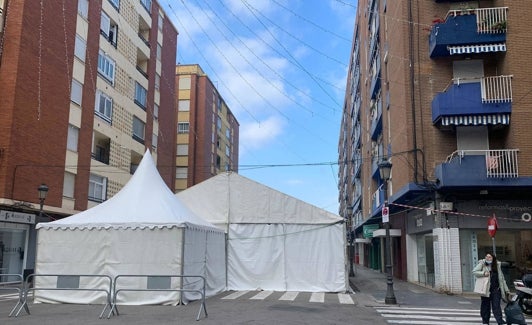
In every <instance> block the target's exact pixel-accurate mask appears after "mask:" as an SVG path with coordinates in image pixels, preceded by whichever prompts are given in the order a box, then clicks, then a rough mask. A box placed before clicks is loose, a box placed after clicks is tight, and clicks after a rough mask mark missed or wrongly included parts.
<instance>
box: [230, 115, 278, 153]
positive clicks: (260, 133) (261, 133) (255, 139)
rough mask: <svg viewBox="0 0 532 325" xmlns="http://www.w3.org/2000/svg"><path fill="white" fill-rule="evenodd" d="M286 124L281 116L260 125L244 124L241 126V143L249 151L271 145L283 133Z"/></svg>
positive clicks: (272, 117)
mask: <svg viewBox="0 0 532 325" xmlns="http://www.w3.org/2000/svg"><path fill="white" fill-rule="evenodd" d="M285 124H286V123H285V122H284V121H283V120H282V118H280V117H279V116H275V115H274V116H270V117H269V118H268V119H266V120H264V121H262V122H260V123H258V122H251V123H244V124H242V125H241V126H240V138H239V139H240V143H241V144H242V145H243V147H244V148H246V149H247V150H255V149H259V148H261V147H264V146H266V145H267V144H271V143H273V142H274V141H275V139H276V138H277V137H278V136H279V135H281V134H282V133H283V127H284V125H285Z"/></svg>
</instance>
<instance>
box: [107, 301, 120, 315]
mask: <svg viewBox="0 0 532 325" xmlns="http://www.w3.org/2000/svg"><path fill="white" fill-rule="evenodd" d="M111 314H113V315H114V314H116V316H118V315H120V313H119V312H118V307H117V306H116V303H114V302H113V304H112V305H111V309H110V310H109V314H107V319H109V318H111Z"/></svg>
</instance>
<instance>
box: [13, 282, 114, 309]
mask: <svg viewBox="0 0 532 325" xmlns="http://www.w3.org/2000/svg"><path fill="white" fill-rule="evenodd" d="M37 277H57V280H56V285H55V287H40V286H38V284H37V283H35V282H34V283H33V286H32V287H30V282H31V280H32V279H33V278H37ZM80 278H102V279H104V280H108V281H109V284H108V285H106V287H105V288H89V287H80V283H79V282H80ZM106 282H107V281H106ZM112 287H113V279H112V278H111V277H110V276H108V275H95V274H30V275H29V276H28V277H27V278H26V281H25V282H24V286H23V290H22V292H23V294H21V300H19V303H17V306H19V304H20V306H19V307H18V310H17V312H16V314H15V317H17V316H18V315H19V314H20V312H21V311H22V308H24V309H25V310H26V312H27V313H28V314H30V310H29V308H28V293H29V292H30V291H33V292H35V291H38V290H63V291H65V290H66V291H94V292H103V293H105V294H106V303H105V306H104V307H103V310H102V312H101V313H100V318H102V317H103V314H104V313H105V311H106V310H107V308H108V307H109V308H111V297H112V296H111V290H112V289H111V288H112ZM15 308H16V306H15ZM15 308H14V309H13V311H14V310H15ZM112 311H113V310H112V309H111V310H110V311H109V316H108V317H107V318H109V317H110V315H111V312H112ZM10 315H11V314H10Z"/></svg>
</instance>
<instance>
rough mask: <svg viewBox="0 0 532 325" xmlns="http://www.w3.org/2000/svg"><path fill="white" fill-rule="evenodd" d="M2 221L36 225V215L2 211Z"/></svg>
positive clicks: (0, 212)
mask: <svg viewBox="0 0 532 325" xmlns="http://www.w3.org/2000/svg"><path fill="white" fill-rule="evenodd" d="M0 221H7V222H17V223H29V224H35V215H34V214H31V213H23V212H15V211H5V210H0Z"/></svg>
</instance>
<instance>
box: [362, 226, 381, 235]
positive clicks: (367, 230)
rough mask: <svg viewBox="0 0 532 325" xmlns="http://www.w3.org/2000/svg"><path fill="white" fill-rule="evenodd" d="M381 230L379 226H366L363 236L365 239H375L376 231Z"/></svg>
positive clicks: (363, 229)
mask: <svg viewBox="0 0 532 325" xmlns="http://www.w3.org/2000/svg"><path fill="white" fill-rule="evenodd" d="M377 229H379V225H378V224H374V225H364V226H362V234H363V236H364V238H373V232H374V231H375V230H377Z"/></svg>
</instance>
